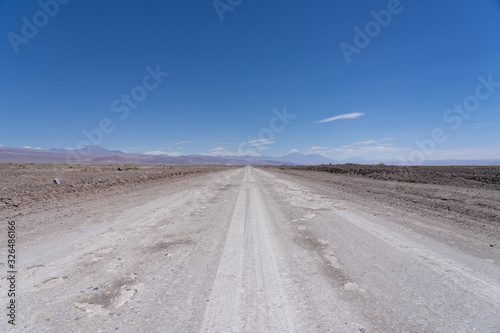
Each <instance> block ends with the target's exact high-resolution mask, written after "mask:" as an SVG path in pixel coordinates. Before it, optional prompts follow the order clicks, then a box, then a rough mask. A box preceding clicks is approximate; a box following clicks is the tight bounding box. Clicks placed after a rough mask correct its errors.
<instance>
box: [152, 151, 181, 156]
mask: <svg viewBox="0 0 500 333" xmlns="http://www.w3.org/2000/svg"><path fill="white" fill-rule="evenodd" d="M144 154H146V155H155V156H156V155H168V156H180V155H182V154H181V153H179V152H174V153H172V152H168V151H161V150H153V151H147V152H145V153H144Z"/></svg>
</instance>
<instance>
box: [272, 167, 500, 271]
mask: <svg viewBox="0 0 500 333" xmlns="http://www.w3.org/2000/svg"><path fill="white" fill-rule="evenodd" d="M263 170H266V171H268V172H271V173H273V174H275V175H279V177H282V178H284V179H289V180H293V181H294V182H297V183H298V184H301V185H303V186H306V187H308V188H312V189H314V190H315V191H317V192H318V193H322V194H323V195H325V196H328V197H332V198H338V199H339V200H343V201H345V202H347V203H349V205H350V207H351V209H352V210H355V211H359V212H365V213H368V214H372V215H374V216H382V217H384V218H387V219H390V220H391V221H393V222H394V223H397V224H398V225H400V226H401V227H403V228H410V229H412V230H415V231H417V232H419V233H422V234H424V235H426V236H428V237H432V238H434V239H436V240H439V241H440V242H444V243H448V244H451V245H453V246H456V247H457V248H459V249H460V250H464V251H467V252H468V253H471V254H473V255H475V256H477V257H479V258H482V259H494V260H495V261H496V262H499V259H500V257H499V252H500V248H499V247H500V190H498V189H496V188H491V187H490V186H489V185H488V186H486V188H485V187H483V186H474V185H477V184H470V183H468V184H464V183H463V182H459V183H455V184H454V185H438V184H427V183H418V182H404V181H394V180H393V181H390V180H382V179H373V178H371V177H366V176H359V175H350V174H335V173H330V172H324V171H314V170H298V169H295V168H293V167H292V168H288V167H285V168H280V167H265V168H263ZM493 257H494V258H493Z"/></svg>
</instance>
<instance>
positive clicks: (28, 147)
mask: <svg viewBox="0 0 500 333" xmlns="http://www.w3.org/2000/svg"><path fill="white" fill-rule="evenodd" d="M21 148H27V149H31V147H30V146H23V147H21Z"/></svg>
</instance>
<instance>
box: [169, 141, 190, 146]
mask: <svg viewBox="0 0 500 333" xmlns="http://www.w3.org/2000/svg"><path fill="white" fill-rule="evenodd" d="M190 142H192V141H179V142H176V143H174V144H173V145H174V146H176V145H182V144H184V143H190Z"/></svg>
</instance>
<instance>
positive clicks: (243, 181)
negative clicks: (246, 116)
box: [0, 167, 500, 332]
mask: <svg viewBox="0 0 500 333" xmlns="http://www.w3.org/2000/svg"><path fill="white" fill-rule="evenodd" d="M329 187H331V185H328V184H327V185H322V184H307V182H305V181H304V180H303V179H299V178H297V177H295V176H293V175H286V174H282V173H279V172H271V171H266V170H262V169H257V168H251V167H245V168H240V169H231V170H226V171H220V172H217V173H211V174H205V175H201V176H198V177H193V178H190V179H182V180H177V181H175V182H172V183H171V184H170V185H169V186H164V185H161V186H160V185H157V186H153V185H151V186H149V187H147V188H144V189H137V191H136V192H134V193H128V194H127V195H122V196H119V195H114V196H109V197H107V198H99V200H92V199H88V200H86V201H81V202H79V203H75V205H72V206H70V207H61V208H60V209H59V211H58V212H55V211H52V210H48V211H41V212H39V213H31V214H28V215H23V214H21V215H19V216H13V217H11V218H10V219H12V220H16V223H17V225H19V227H20V231H19V233H18V245H17V246H18V252H19V257H18V274H17V280H16V282H17V289H18V297H17V299H16V301H17V304H18V307H17V318H16V329H17V330H19V331H23V332H111V331H119V332H500V315H499V314H500V267H499V264H500V251H499V250H498V247H488V248H487V249H486V250H485V251H479V250H477V248H478V247H480V246H482V243H481V241H479V240H478V238H477V237H475V236H474V235H470V237H469V236H468V234H464V233H463V232H457V234H456V235H455V234H453V233H449V232H448V236H446V237H445V236H443V235H442V233H440V232H438V230H436V233H435V236H434V235H433V233H432V232H431V233H429V232H422V231H421V230H423V229H422V228H421V226H422V225H427V226H433V221H432V217H426V216H418V215H416V214H414V215H411V214H410V215H408V213H405V212H403V211H399V210H397V209H392V210H391V209H385V208H384V207H382V206H379V207H378V209H376V208H373V206H370V205H368V204H367V205H366V206H363V205H362V204H361V203H362V202H363V201H367V202H368V201H369V199H368V198H359V200H358V201H357V202H354V200H345V198H340V197H337V196H335V195H331V194H328V193H329V192H328V188H329ZM408 219H413V220H415V219H416V220H418V221H414V222H415V224H412V223H409V222H408ZM5 224H6V222H5ZM417 226H420V227H417ZM436 228H437V227H436ZM450 228H453V226H452V227H450ZM426 230H429V229H426ZM440 230H441V229H440ZM476 236H477V235H476ZM6 270H7V269H6V267H2V272H5V271H6ZM3 274H5V275H2V276H5V277H4V278H3V279H2V281H1V283H2V284H1V289H0V292H1V294H0V298H1V304H4V305H5V304H7V293H6V289H7V287H8V281H7V276H6V275H7V274H6V273H3ZM2 308H4V309H5V306H2ZM2 317H4V319H3V320H2V322H1V323H0V330H1V331H7V330H11V329H12V327H10V326H11V325H8V324H7V320H6V319H5V315H4V316H2Z"/></svg>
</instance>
